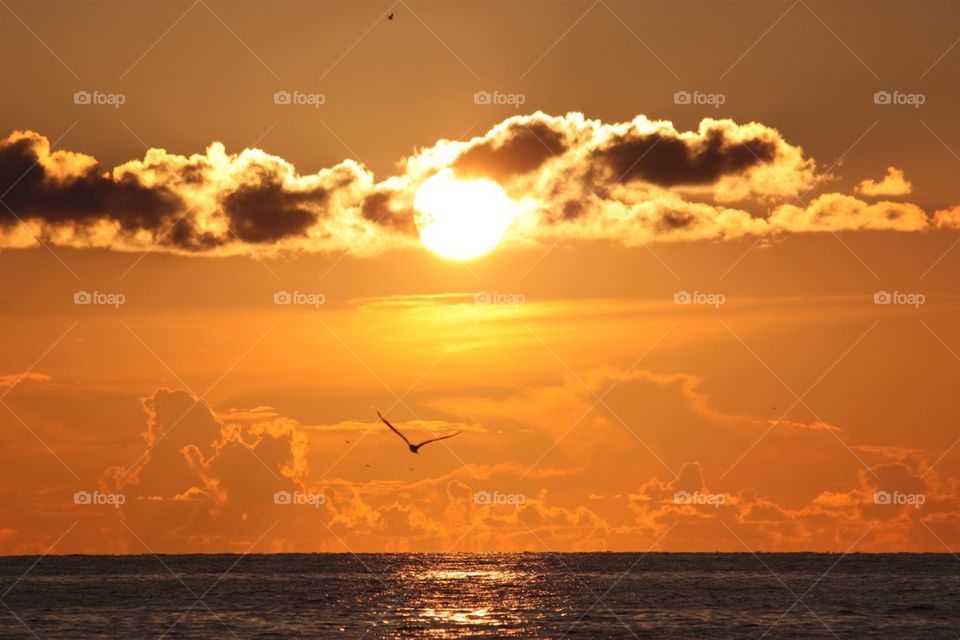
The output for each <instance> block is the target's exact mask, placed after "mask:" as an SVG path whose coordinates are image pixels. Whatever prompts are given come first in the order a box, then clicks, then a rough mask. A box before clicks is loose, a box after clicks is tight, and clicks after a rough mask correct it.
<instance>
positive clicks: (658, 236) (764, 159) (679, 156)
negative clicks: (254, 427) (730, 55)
mask: <svg viewBox="0 0 960 640" xmlns="http://www.w3.org/2000/svg"><path fill="white" fill-rule="evenodd" d="M398 166H399V169H398V173H397V175H394V176H390V177H387V178H385V179H382V180H378V179H377V178H376V177H375V176H374V175H373V174H372V173H371V172H370V171H369V170H368V169H367V168H366V167H364V166H362V165H360V164H358V163H356V162H353V161H350V160H345V161H343V162H341V163H339V164H337V165H335V166H332V167H328V168H325V169H323V170H321V171H319V172H317V173H315V174H311V175H301V174H300V173H298V172H297V170H296V168H295V167H294V166H293V165H292V164H290V163H289V162H287V161H285V160H283V159H282V158H279V157H277V156H273V155H270V154H268V153H266V152H264V151H261V150H259V149H245V150H243V151H240V152H239V153H228V152H227V150H226V149H225V148H224V146H223V145H222V144H220V143H216V142H215V143H213V144H211V145H210V147H209V148H207V150H206V151H205V152H204V153H201V154H194V155H192V156H189V157H186V156H181V155H176V154H171V153H168V152H167V151H165V150H163V149H150V150H149V151H148V152H147V153H146V155H145V156H144V158H143V159H141V160H133V161H130V162H127V163H125V164H122V165H120V166H118V167H115V168H113V169H112V170H105V169H104V168H102V167H100V166H99V165H98V164H97V161H96V160H95V159H94V158H93V157H91V156H88V155H85V154H82V153H76V152H71V151H65V150H52V149H51V145H50V141H49V140H48V139H47V138H46V137H44V136H43V135H40V134H38V133H34V132H29V131H26V132H20V131H18V132H14V133H13V134H11V135H10V136H8V137H7V138H6V139H4V140H0V188H2V192H3V193H4V195H3V197H2V201H3V203H4V204H5V205H6V206H5V207H3V208H2V209H0V247H4V248H12V247H30V246H35V245H36V244H37V242H38V240H42V241H44V242H47V243H49V244H52V245H57V246H69V247H78V248H84V247H100V248H110V249H114V250H120V251H143V250H158V251H167V252H174V253H185V254H204V255H236V254H276V253H284V252H346V253H350V254H354V255H371V254H376V253H382V252H384V251H387V250H390V249H393V248H399V247H406V246H416V243H417V237H416V226H415V224H414V214H413V205H412V203H413V199H414V195H415V193H416V190H417V188H418V187H419V186H420V184H422V183H423V181H424V180H426V179H427V178H429V177H430V176H431V175H433V174H435V173H437V172H438V171H440V170H443V169H452V171H453V172H454V174H455V175H456V176H458V177H459V178H461V179H477V178H486V179H491V180H495V181H497V182H498V183H499V184H501V185H502V186H503V187H504V188H505V189H506V190H507V192H508V193H509V194H510V195H511V196H512V197H513V199H514V200H515V201H516V202H517V203H518V211H519V213H518V217H517V219H516V220H515V221H514V224H513V225H512V227H511V229H510V230H509V231H508V235H507V242H508V243H515V244H516V243H520V244H529V243H531V242H534V243H536V242H551V241H554V240H556V239H570V240H573V239H591V240H603V241H610V242H616V243H619V244H623V245H627V246H634V245H640V244H645V243H650V242H675V241H696V240H722V239H736V238H741V237H744V236H759V235H765V234H774V233H802V232H823V231H857V230H890V231H925V230H928V229H932V228H937V227H951V228H956V227H957V226H958V225H957V216H956V215H955V214H954V213H953V212H952V211H950V210H947V211H940V212H927V211H924V210H923V209H921V208H920V207H918V206H916V205H914V204H910V203H906V202H890V201H878V202H866V201H864V200H861V199H860V198H859V197H856V196H854V195H850V194H842V193H825V194H821V195H819V196H817V197H815V198H814V199H812V200H810V199H808V197H807V196H808V194H809V192H810V191H811V190H813V189H815V188H816V187H817V186H818V185H820V184H823V183H824V182H826V181H828V180H830V179H832V178H833V176H830V175H826V174H823V173H821V172H820V171H819V170H818V168H817V164H816V162H815V161H814V159H812V158H809V157H807V156H806V155H805V153H804V151H803V149H802V148H801V147H799V146H796V145H795V144H792V143H790V142H788V141H787V140H785V139H784V138H783V136H782V135H781V134H780V133H779V132H778V131H777V130H776V129H773V128H771V127H768V126H765V125H763V124H760V123H755V122H754V123H746V124H738V123H736V122H734V121H732V120H714V119H710V118H707V119H704V120H703V121H702V122H701V123H700V125H699V127H698V128H697V129H696V130H694V131H678V130H677V129H676V128H675V127H674V126H673V124H672V123H670V122H667V121H654V120H650V119H648V118H646V117H645V116H637V117H636V118H634V119H633V120H631V121H630V122H625V123H603V122H601V121H599V120H591V119H588V118H585V117H584V116H583V115H582V114H579V113H569V114H566V115H564V116H549V115H546V114H543V113H540V112H537V113H534V114H532V115H522V116H515V117H512V118H508V119H506V120H504V121H503V122H501V123H499V124H498V125H496V126H494V127H493V128H492V129H490V131H488V132H487V133H486V134H484V135H482V136H478V137H475V138H473V139H471V140H467V141H456V140H440V141H438V142H437V143H436V144H434V145H433V146H432V147H428V148H424V149H420V150H418V151H416V152H415V153H414V154H412V155H411V156H409V157H407V158H404V159H403V160H402V161H401V162H400V164H399V165H398ZM911 189H912V187H911V185H910V183H909V182H908V181H906V179H905V178H904V175H903V172H902V171H900V170H897V169H895V168H894V167H890V168H889V169H888V173H887V175H886V177H884V178H883V179H882V180H880V181H874V180H864V181H863V182H861V183H860V184H859V185H857V187H856V188H855V192H856V193H858V194H861V195H863V196H867V197H871V198H876V197H882V196H902V195H906V194H909V193H910V192H911Z"/></svg>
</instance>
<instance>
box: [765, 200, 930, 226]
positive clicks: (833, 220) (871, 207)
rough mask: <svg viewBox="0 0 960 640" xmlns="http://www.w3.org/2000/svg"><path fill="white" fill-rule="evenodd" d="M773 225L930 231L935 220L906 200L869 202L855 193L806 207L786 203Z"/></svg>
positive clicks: (774, 218)
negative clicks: (931, 219) (855, 195)
mask: <svg viewBox="0 0 960 640" xmlns="http://www.w3.org/2000/svg"><path fill="white" fill-rule="evenodd" d="M770 224H772V225H773V226H774V227H776V228H778V229H782V230H784V231H792V232H795V233H804V232H822V231H827V232H829V231H834V232H836V231H863V230H872V231H926V230H928V229H930V228H932V223H931V221H930V219H929V218H928V217H927V214H926V213H924V211H923V209H921V208H920V207H918V206H917V205H915V204H909V203H902V202H888V201H885V200H884V201H881V202H874V203H873V204H868V203H866V202H864V201H863V200H859V199H858V198H855V197H853V196H847V195H842V194H839V193H828V194H824V195H822V196H820V197H818V198H817V199H815V200H813V201H812V202H811V203H810V204H809V205H807V206H805V207H798V206H796V205H792V204H785V205H782V206H780V207H778V208H777V209H776V210H774V212H773V213H772V215H771V216H770Z"/></svg>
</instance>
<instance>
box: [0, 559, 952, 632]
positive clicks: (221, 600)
mask: <svg viewBox="0 0 960 640" xmlns="http://www.w3.org/2000/svg"><path fill="white" fill-rule="evenodd" d="M0 592H2V593H3V595H2V596H0V604H2V605H3V606H2V607H0V637H2V638H71V639H76V638H358V639H359V638H366V639H371V640H372V639H374V638H671V639H676V638H755V639H759V638H851V639H863V638H924V639H934V638H958V637H960V560H958V558H957V557H955V556H953V555H950V554H889V555H888V554H850V555H839V554H807V553H783V554H781V553H762V554H756V555H754V554H749V553H746V554H727V553H690V554H686V553H647V554H639V553H636V554H635V553H565V554H553V553H507V554H500V553H491V554H474V553H454V554H419V553H411V554H406V553H398V554H357V555H353V554H281V555H253V554H251V555H246V556H242V555H156V556H152V555H131V556H80V555H78V556H46V557H37V556H32V557H30V556H19V557H4V558H0Z"/></svg>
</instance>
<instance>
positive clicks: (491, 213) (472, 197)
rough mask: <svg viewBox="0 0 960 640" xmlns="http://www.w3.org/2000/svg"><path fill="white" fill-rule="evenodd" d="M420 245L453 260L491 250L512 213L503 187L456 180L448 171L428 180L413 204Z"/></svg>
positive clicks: (481, 180) (508, 198)
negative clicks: (421, 241)
mask: <svg viewBox="0 0 960 640" xmlns="http://www.w3.org/2000/svg"><path fill="white" fill-rule="evenodd" d="M413 208H414V209H415V210H416V216H415V220H416V223H417V229H418V230H419V231H420V239H421V240H423V244H424V245H426V247H427V248H428V249H430V250H431V251H433V252H434V253H436V254H438V255H441V256H443V257H444V258H452V259H454V260H469V259H470V258H476V257H478V256H482V255H483V254H485V253H487V252H489V251H491V250H492V249H494V248H495V247H496V246H497V245H498V244H500V241H501V240H502V239H503V234H504V233H506V231H507V228H508V227H509V226H510V223H511V222H512V221H513V217H514V215H515V213H516V210H515V205H514V202H513V201H512V200H511V199H510V197H509V196H508V195H507V192H506V191H504V190H503V187H501V186H500V185H498V184H497V183H496V182H493V181H491V180H485V179H479V180H470V181H466V180H458V179H457V178H455V177H454V176H453V172H451V171H450V170H444V171H441V172H440V173H437V174H436V175H434V176H431V177H430V178H428V179H427V180H426V181H424V183H423V184H422V185H420V188H419V189H418V190H417V195H416V197H415V198H414V201H413Z"/></svg>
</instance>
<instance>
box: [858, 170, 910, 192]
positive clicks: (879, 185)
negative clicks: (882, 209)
mask: <svg viewBox="0 0 960 640" xmlns="http://www.w3.org/2000/svg"><path fill="white" fill-rule="evenodd" d="M854 191H856V192H857V193H859V194H862V195H865V196H905V195H907V194H909V193H910V192H911V191H913V185H912V184H911V183H910V181H909V180H907V179H906V178H905V177H904V175H903V171H901V170H900V169H897V168H896V167H894V166H889V167H887V175H885V176H884V177H883V179H882V180H880V181H876V180H870V179H869V178H868V179H866V180H862V181H861V182H859V183H858V184H857V186H856V187H854Z"/></svg>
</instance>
